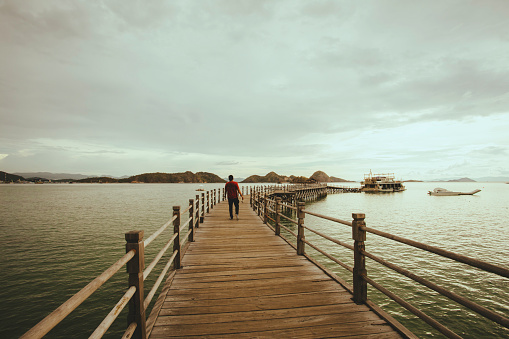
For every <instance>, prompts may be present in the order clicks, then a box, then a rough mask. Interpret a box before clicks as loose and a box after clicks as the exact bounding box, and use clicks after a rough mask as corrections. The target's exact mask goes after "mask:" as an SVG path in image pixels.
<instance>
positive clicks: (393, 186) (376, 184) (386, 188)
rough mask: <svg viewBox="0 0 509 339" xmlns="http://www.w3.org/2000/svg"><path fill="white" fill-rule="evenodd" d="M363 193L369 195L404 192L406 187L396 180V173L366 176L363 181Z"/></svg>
mask: <svg viewBox="0 0 509 339" xmlns="http://www.w3.org/2000/svg"><path fill="white" fill-rule="evenodd" d="M361 185H362V186H361V191H362V192H367V193H385V192H389V193H390V192H402V191H404V190H405V186H403V183H402V182H401V181H398V180H395V176H394V173H384V174H372V173H371V171H369V174H364V181H361Z"/></svg>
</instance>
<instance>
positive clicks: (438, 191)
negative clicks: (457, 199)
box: [428, 187, 481, 196]
mask: <svg viewBox="0 0 509 339" xmlns="http://www.w3.org/2000/svg"><path fill="white" fill-rule="evenodd" d="M477 192H481V190H474V191H472V192H453V191H449V190H447V189H445V188H440V187H437V188H435V189H434V190H433V191H428V194H429V195H443V196H446V195H473V194H476V193H477Z"/></svg>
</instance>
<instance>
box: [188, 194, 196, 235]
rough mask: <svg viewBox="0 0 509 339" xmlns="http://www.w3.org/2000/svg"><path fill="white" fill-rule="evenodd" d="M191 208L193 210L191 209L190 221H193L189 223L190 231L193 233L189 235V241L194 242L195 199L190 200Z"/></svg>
mask: <svg viewBox="0 0 509 339" xmlns="http://www.w3.org/2000/svg"><path fill="white" fill-rule="evenodd" d="M189 206H191V208H190V209H189V219H191V220H190V221H189V230H190V231H191V233H189V238H188V239H187V241H194V200H193V199H189Z"/></svg>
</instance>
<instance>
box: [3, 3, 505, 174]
mask: <svg viewBox="0 0 509 339" xmlns="http://www.w3.org/2000/svg"><path fill="white" fill-rule="evenodd" d="M508 6H509V5H508V4H507V2H503V1H489V2H487V3H483V4H477V3H473V2H472V3H468V4H461V5H459V4H458V3H457V2H456V1H452V0H451V1H444V2H440V3H431V2H430V3H422V4H419V5H415V4H407V3H405V2H404V1H396V0H394V1H392V0H391V1H388V0H385V1H377V2H368V3H362V4H361V3H359V2H354V1H345V2H337V1H325V0H323V1H313V2H309V1H285V0H283V1H277V2H274V1H250V0H242V1H232V0H224V1H200V2H199V3H198V2H189V1H172V2H154V3H147V2H145V1H132V2H130V5H129V6H126V5H125V3H124V2H123V1H120V0H103V1H99V2H67V1H57V0H55V1H50V2H40V1H34V0H27V1H24V2H19V1H12V0H1V1H0V46H1V48H2V53H0V79H1V80H0V117H1V121H2V124H0V135H1V140H0V153H2V154H10V155H11V156H9V158H7V159H4V161H3V165H5V164H7V165H8V166H14V167H16V166H23V167H30V166H36V165H37V166H39V165H40V164H48V165H47V166H50V165H54V166H56V167H58V164H61V166H64V165H65V166H71V167H73V166H76V167H77V166H78V165H80V166H87V168H89V169H90V170H93V168H94V167H96V168H100V170H97V172H99V173H103V172H109V173H112V174H116V175H123V174H126V173H125V171H126V168H132V169H131V172H136V171H137V170H138V169H141V170H142V171H150V170H149V168H150V169H151V170H154V171H162V170H164V168H176V169H177V170H179V171H180V170H187V169H190V168H193V169H195V170H196V169H197V170H209V169H217V170H221V169H222V168H223V167H224V168H225V170H226V169H227V168H228V166H232V165H235V166H238V168H239V169H242V170H244V171H246V173H245V175H250V174H252V173H250V171H265V170H268V171H270V170H271V168H272V167H273V168H277V169H281V171H280V172H283V173H288V174H294V173H289V172H290V171H286V170H285V169H286V168H294V169H296V170H297V169H299V170H302V173H295V174H302V175H309V173H307V172H311V173H312V172H314V170H316V169H322V168H311V167H320V166H324V167H327V168H329V169H330V171H335V170H336V169H337V170H341V171H343V170H347V168H346V165H345V159H346V160H348V162H347V163H348V164H349V165H348V166H350V167H349V168H350V169H348V170H349V171H350V172H351V173H353V174H352V176H355V173H357V172H358V171H361V172H363V171H365V168H367V167H370V166H371V164H372V163H373V162H374V161H376V163H377V164H383V166H385V167H390V166H395V167H396V166H399V167H400V168H401V169H402V170H404V168H405V166H409V167H412V169H413V171H414V173H416V171H421V169H422V168H424V167H427V166H429V165H426V160H427V162H428V163H430V164H431V163H434V161H435V160H434V159H433V153H434V155H435V157H436V159H438V161H439V160H440V159H443V161H445V162H448V160H449V157H450V156H451V152H452V151H451V148H452V147H456V149H458V150H459V151H458V153H457V155H454V156H457V157H464V158H465V159H471V158H472V157H481V154H480V153H475V152H474V149H475V148H473V147H471V145H468V143H471V144H475V143H477V144H476V147H477V149H487V150H490V148H489V147H494V148H493V149H492V152H486V153H484V155H483V156H484V157H488V156H490V157H495V156H496V153H497V152H498V151H500V152H503V147H502V146H501V145H504V144H507V142H508V140H507V137H506V136H505V135H506V132H505V131H506V130H507V129H506V127H507V124H508V118H507V116H508V114H509V102H508V100H509V92H508V91H507V88H509V86H508V85H509V80H508V79H509V74H508V73H509V72H508V70H507V60H506V59H505V58H504V56H505V55H508V53H509V39H508V38H507V36H509V34H506V33H509V23H508V22H507V20H506V19H505V16H504V14H505V13H506V12H507V9H509V7H508ZM430 18H433V20H432V21H433V23H432V24H430ZM473 122H477V123H478V125H477V126H475V124H474V123H473ZM458 126H461V127H464V128H465V129H464V130H462V129H461V128H458ZM474 127H477V128H478V129H482V130H483V133H479V131H478V130H476V129H475V128H474ZM504 128H505V129H504ZM466 130H468V133H470V135H471V137H470V139H469V138H466V137H465V136H464V133H466V132H465V131H466ZM408 131H411V132H408ZM495 131H496V132H495ZM504 133H505V134H504ZM478 135H483V136H484V138H485V140H482V138H480V137H478ZM23 152H24V154H26V155H27V156H25V157H21V156H20V155H21V154H22V153H23ZM490 154H491V155H490ZM232 155H233V156H234V159H236V160H234V161H232V160H231V159H232ZM416 155H419V156H416ZM419 158H420V159H419ZM370 159H371V160H370ZM17 161H18V162H17ZM29 161H32V162H31V163H30V162H29ZM115 161H116V162H117V163H119V164H120V163H121V164H122V167H121V171H122V172H121V173H116V172H115V171H114V170H112V169H110V168H116V169H118V168H119V166H117V165H115ZM490 161H493V159H492V158H490ZM16 162H17V164H18V165H16ZM87 162H88V164H86V165H85V163H87ZM134 162H136V163H137V164H136V166H135V165H129V164H130V163H131V164H133V163H134ZM391 163H392V165H391ZM469 163H471V164H472V163H473V161H470V162H469ZM142 164H143V165H145V166H146V169H143V168H144V167H142V166H141V165H142ZM138 165H140V166H139V167H138ZM102 166H108V167H107V168H106V167H104V168H102ZM446 167H447V166H444V168H446ZM16 170H17V171H27V170H32V169H31V168H17V167H16ZM43 170H45V169H44V168H43ZM475 170H476V171H480V169H479V168H476V169H475ZM57 171H59V172H60V171H67V170H66V169H65V168H57ZM330 171H329V172H330ZM421 172H424V170H422V171H421ZM331 173H332V172H331ZM131 174H133V173H131ZM260 174H264V173H263V172H261V173H260ZM242 175H244V174H242ZM332 175H336V176H345V175H342V174H341V173H337V172H336V173H333V174H332ZM346 176H347V175H346Z"/></svg>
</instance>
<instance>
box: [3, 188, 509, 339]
mask: <svg viewBox="0 0 509 339" xmlns="http://www.w3.org/2000/svg"><path fill="white" fill-rule="evenodd" d="M440 185H441V186H444V187H445V186H447V187H445V188H447V189H450V190H459V191H472V190H473V189H477V188H479V189H481V190H482V191H481V192H479V193H477V194H476V195H473V196H455V197H434V196H428V195H427V194H426V193H427V191H428V190H431V189H433V188H434V187H435V186H437V184H434V183H406V186H407V190H406V191H404V192H400V193H392V194H365V193H344V194H333V195H329V196H327V197H326V198H322V199H319V200H315V201H308V202H307V203H306V209H308V210H310V211H314V212H316V213H320V214H324V215H328V216H331V217H335V218H339V219H343V220H349V221H351V214H352V213H365V214H366V224H367V226H368V227H371V228H375V229H377V230H381V231H384V232H389V233H392V234H395V235H399V236H402V237H405V238H409V239H412V240H416V241H420V242H424V243H426V244H429V245H434V246H438V247H441V248H444V249H446V250H449V251H454V252H457V253H460V254H463V255H467V256H470V257H474V258H477V259H480V260H485V261H487V262H490V263H493V264H497V265H500V266H504V267H508V266H509V224H508V220H509V185H506V184H503V183H442V184H440ZM241 186H242V184H241ZM351 186H352V187H355V186H358V184H351ZM221 187H223V185H221V184H205V185H203V186H200V185H198V184H72V185H70V184H44V185H17V184H16V185H5V184H4V185H0V229H1V230H2V235H3V237H4V238H3V241H2V244H3V246H2V251H1V252H2V261H1V262H2V263H1V265H2V266H1V267H2V269H1V275H0V282H1V285H0V286H2V289H0V298H1V299H0V300H1V302H0V322H1V324H0V338H17V337H19V336H20V335H22V334H23V333H25V332H26V331H27V330H29V329H30V328H31V327H32V326H34V325H35V324H37V322H39V321H40V320H41V319H43V318H44V317H45V316H46V315H48V314H49V313H50V312H52V311H53V310H54V309H56V308H57V307H58V306H60V305H61V304H62V303H63V302H65V301H66V300H67V299H68V298H69V297H71V296H72V295H74V294H75V293H76V292H78V291H79V290H80V289H81V288H83V287H84V286H85V285H86V284H88V283H89V282H90V281H91V280H93V279H94V278H95V277H96V276H98V275H99V274H101V273H102V272H103V271H104V270H105V269H107V268H108V267H109V266H110V265H111V264H113V263H114V262H115V261H116V260H118V258H120V257H121V256H122V255H123V254H124V253H125V249H124V246H125V240H124V233H125V232H127V231H130V230H144V231H145V238H147V237H148V236H149V235H150V234H152V233H153V232H154V231H155V230H157V229H158V228H159V227H161V226H162V225H163V224H164V223H166V222H167V221H168V220H169V219H170V218H171V215H172V208H173V206H176V205H179V206H182V209H184V208H186V207H187V205H188V200H189V199H190V198H194V197H195V195H196V194H200V193H201V192H197V191H196V189H197V188H204V189H206V190H210V189H214V188H221ZM247 207H248V205H247V204H244V205H242V204H241V209H242V208H247ZM241 213H242V211H241ZM305 223H306V225H307V226H309V227H311V228H314V229H316V230H318V231H320V232H324V233H326V234H328V235H330V236H333V237H335V238H337V239H338V240H341V241H344V242H350V243H351V242H352V241H351V229H350V228H349V227H346V226H343V225H340V224H335V223H332V222H326V221H324V220H321V219H318V218H315V217H312V216H309V215H308V216H306V219H305ZM169 232H172V231H171V230H169ZM160 238H161V239H159V238H158V239H157V240H155V241H154V242H153V243H152V244H151V245H150V246H149V247H148V248H147V249H146V256H147V259H146V261H147V263H148V262H150V260H151V258H153V257H154V256H155V254H156V253H157V251H158V249H160V248H161V246H162V244H163V243H164V242H165V239H163V238H167V237H165V236H163V237H160ZM306 238H307V240H308V241H310V242H312V243H313V244H315V245H317V246H319V247H320V248H322V249H324V250H325V251H327V252H328V253H330V254H332V255H334V256H335V257H337V258H338V259H340V260H343V261H344V262H345V263H347V264H348V265H352V258H353V255H352V253H351V251H350V250H347V249H343V248H342V247H340V246H338V245H336V244H333V243H331V242H329V241H327V240H324V239H320V238H319V237H317V236H315V235H313V234H311V233H310V232H309V231H308V232H307V234H306ZM366 250H367V251H368V252H372V253H373V254H375V255H378V256H380V257H382V258H383V259H385V260H388V261H390V262H393V263H395V264H398V265H400V266H402V267H403V268H405V269H408V270H410V271H411V272H413V273H416V274H419V275H422V276H423V277H425V278H426V279H428V280H430V281H432V282H434V283H437V284H439V285H440V286H443V287H445V288H448V289H450V290H452V291H453V292H455V293H457V294H460V295H462V296H464V297H467V298H469V299H471V300H472V301H475V302H477V303H479V304H481V305H483V306H485V307H487V308H489V309H492V310H494V311H496V312H498V313H500V314H503V315H504V316H506V317H509V283H508V279H506V278H502V277H499V276H497V275H495V274H491V273H484V272H482V271H480V270H479V269H475V268H472V267H469V266H467V265H464V264H458V263H455V262H453V261H452V260H450V259H444V258H440V257H438V256H436V255H432V254H430V253H427V252H425V251H422V250H418V249H413V248H411V247H409V246H404V245H400V244H397V243H395V242H394V241H388V240H386V239H383V238H380V237H378V236H375V235H372V234H369V233H368V235H367V240H366ZM306 251H307V252H308V253H309V254H311V255H312V256H315V257H316V258H319V259H320V261H322V262H323V263H324V264H325V265H327V266H328V267H329V268H330V269H332V270H333V271H334V272H336V273H337V274H338V275H339V276H340V277H342V278H343V279H345V280H346V281H347V282H350V283H351V274H350V273H349V272H348V271H346V270H344V269H342V268H341V267H339V266H338V265H337V264H333V263H332V262H331V261H330V260H328V259H325V258H324V257H323V256H321V255H319V254H317V253H316V252H314V251H313V250H312V249H310V248H307V249H306ZM162 262H163V263H162V264H160V265H158V267H157V268H156V269H155V270H154V271H153V272H159V271H160V270H161V268H162V266H164V260H163V261H162ZM367 270H368V276H369V277H370V278H372V279H374V280H375V281H377V282H379V283H380V284H382V285H383V286H384V287H386V288H388V289H389V290H391V291H393V292H395V293H397V294H398V295H400V296H402V297H403V298H404V299H405V300H407V301H408V302H410V303H412V304H413V305H415V306H417V307H419V308H420V309H421V310H423V311H424V312H425V313H427V314H428V315H430V316H432V317H433V318H435V319H437V320H439V321H440V322H442V323H444V324H445V325H446V326H448V327H449V328H451V329H452V330H454V331H456V332H457V333H458V334H460V335H462V336H463V337H465V338H479V337H483V338H503V337H509V331H508V330H507V329H505V328H503V327H501V326H499V325H496V324H495V323H493V322H491V321H487V320H484V319H483V318H482V317H479V316H477V315H476V314H475V313H473V312H471V311H468V310H466V309H465V308H464V307H462V306H460V305H458V304H456V303H454V302H451V301H449V300H448V299H446V298H444V297H441V296H439V295H438V294H437V293H436V292H433V291H430V290H429V289H427V288H425V287H422V286H420V285H418V284H416V283H414V282H412V281H410V280H409V279H407V278H404V277H403V278H402V277H401V276H400V275H398V274H395V273H393V272H391V271H390V270H388V269H385V268H384V267H382V266H381V265H379V264H376V263H373V262H372V261H371V260H369V259H368V260H367ZM156 278H157V277H156V273H152V274H151V276H150V277H149V279H148V280H147V281H146V286H148V287H151V286H152V285H153V282H154V281H155V279H156ZM126 285H127V276H126V274H125V272H124V269H121V271H120V272H119V273H118V274H116V275H115V276H114V277H113V278H112V279H111V280H110V281H108V282H107V283H106V284H105V285H104V286H102V287H101V288H100V289H99V290H98V292H96V293H95V294H93V295H92V296H91V297H90V298H89V299H87V300H86V301H85V302H84V303H83V304H82V305H81V306H79V307H78V308H77V309H76V310H75V311H73V312H72V313H71V314H70V315H69V316H68V317H67V318H66V319H65V320H64V321H63V322H62V323H61V324H59V325H58V326H57V327H55V329H53V330H52V331H51V332H49V334H48V335H47V338H70V337H72V338H87V337H88V336H89V335H90V334H91V333H92V332H93V330H94V329H95V327H96V326H98V325H99V324H100V322H101V321H102V319H103V318H104V317H105V316H106V315H107V313H108V312H109V311H110V310H111V308H112V307H113V306H114V304H115V303H116V302H117V301H118V300H119V299H120V297H121V296H122V295H123V293H124V291H125V290H126ZM368 291H369V292H368V296H369V298H370V299H372V300H373V301H374V302H376V303H377V304H378V305H380V306H382V307H383V308H384V309H385V310H387V311H388V312H389V313H390V314H391V315H393V316H394V317H395V318H396V319H397V320H398V321H400V322H401V323H402V324H403V325H405V326H406V327H407V328H409V329H410V330H412V331H413V332H414V333H416V334H417V335H418V336H419V337H422V338H426V337H434V338H435V337H441V335H440V334H439V333H437V332H436V331H435V330H432V329H431V328H430V327H429V326H428V325H426V324H424V323H423V322H422V321H420V320H418V319H416V317H415V316H413V315H412V314H410V313H409V312H408V311H406V310H404V309H402V308H401V307H400V306H398V305H397V304H395V303H394V302H392V301H389V300H388V299H387V298H385V297H384V296H383V295H381V294H380V293H378V292H377V291H376V290H374V288H372V287H368ZM145 293H148V291H147V290H146V292H145ZM125 319H126V316H125V311H123V313H122V314H121V315H120V317H119V319H117V321H116V322H115V323H114V324H113V326H112V327H111V330H110V331H109V332H108V333H107V335H106V336H105V337H106V338H118V337H120V336H121V334H122V333H123V331H124V329H125V326H126V320H125Z"/></svg>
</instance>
